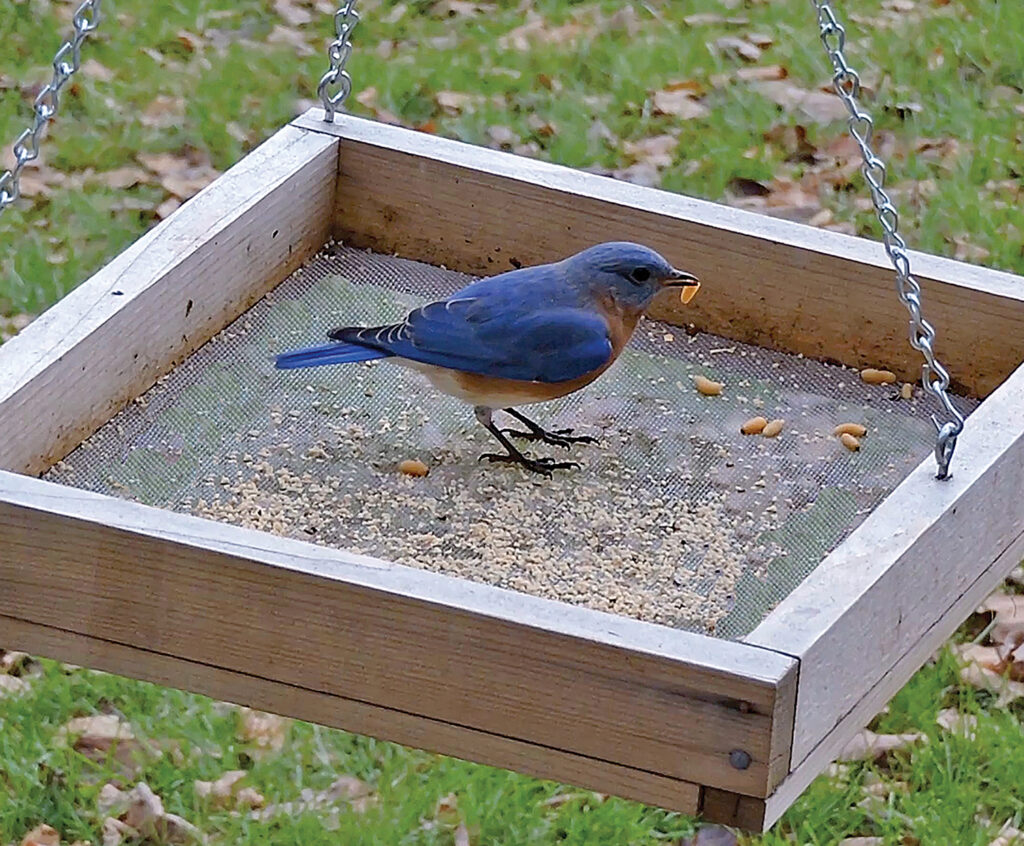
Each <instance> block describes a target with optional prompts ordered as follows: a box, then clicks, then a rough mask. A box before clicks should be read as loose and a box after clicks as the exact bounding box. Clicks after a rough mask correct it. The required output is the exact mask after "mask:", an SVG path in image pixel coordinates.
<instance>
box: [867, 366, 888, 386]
mask: <svg viewBox="0 0 1024 846" xmlns="http://www.w3.org/2000/svg"><path fill="white" fill-rule="evenodd" d="M860 378H861V380H862V381H864V382H867V383H868V384H869V385H891V384H892V383H893V382H895V381H896V374H895V373H893V372H892V371H891V370H876V369H875V368H874V367H868V368H866V369H865V370H861V372H860Z"/></svg>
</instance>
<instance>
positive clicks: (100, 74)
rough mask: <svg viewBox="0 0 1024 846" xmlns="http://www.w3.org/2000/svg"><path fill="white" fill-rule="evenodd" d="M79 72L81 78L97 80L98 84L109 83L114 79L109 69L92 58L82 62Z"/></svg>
mask: <svg viewBox="0 0 1024 846" xmlns="http://www.w3.org/2000/svg"><path fill="white" fill-rule="evenodd" d="M80 70H81V73H82V75H83V76H88V77H91V78H92V79H98V80H99V81H100V82H110V81H111V80H112V79H113V78H114V72H113V71H112V70H111V69H110V68H108V67H107V66H106V65H104V64H102V63H101V62H98V61H96V59H93V58H89V59H86V60H85V61H84V62H82V67H81V68H80Z"/></svg>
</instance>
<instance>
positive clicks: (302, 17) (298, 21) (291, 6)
mask: <svg viewBox="0 0 1024 846" xmlns="http://www.w3.org/2000/svg"><path fill="white" fill-rule="evenodd" d="M274 11H275V12H277V14H278V15H280V16H281V19H282V20H283V21H284V22H285V23H286V24H288V26H305V25H306V24H308V23H310V22H311V21H312V20H313V15H312V14H311V13H310V11H309V9H306V8H304V7H303V6H302V4H301V3H296V2H295V0H274Z"/></svg>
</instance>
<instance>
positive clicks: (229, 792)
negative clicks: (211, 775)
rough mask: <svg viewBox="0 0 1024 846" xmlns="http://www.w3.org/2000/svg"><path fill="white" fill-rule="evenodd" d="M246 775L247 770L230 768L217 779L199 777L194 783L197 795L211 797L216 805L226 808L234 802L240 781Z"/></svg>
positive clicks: (203, 797) (201, 797)
mask: <svg viewBox="0 0 1024 846" xmlns="http://www.w3.org/2000/svg"><path fill="white" fill-rule="evenodd" d="M245 776H246V772H245V770H228V771H227V772H226V773H224V774H223V775H222V776H221V777H220V778H218V779H216V780H215V781H202V780H198V779H197V780H196V781H195V783H194V787H195V791H196V796H198V797H199V798H200V799H209V800H210V802H211V803H212V804H213V805H214V806H215V807H218V808H226V807H228V806H229V805H231V804H232V799H233V798H234V794H235V792H236V789H237V788H238V782H239V781H241V780H242V779H243V778H245Z"/></svg>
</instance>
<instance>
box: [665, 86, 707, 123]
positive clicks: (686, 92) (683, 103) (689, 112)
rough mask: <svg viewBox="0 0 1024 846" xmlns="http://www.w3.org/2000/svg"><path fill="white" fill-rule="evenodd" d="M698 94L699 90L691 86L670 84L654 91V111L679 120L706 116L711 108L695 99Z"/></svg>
mask: <svg viewBox="0 0 1024 846" xmlns="http://www.w3.org/2000/svg"><path fill="white" fill-rule="evenodd" d="M699 96H700V92H699V90H697V89H695V88H693V87H689V86H687V85H684V84H680V83H676V84H674V85H670V86H669V87H668V88H664V89H662V90H661V91H655V92H654V98H653V101H654V113H655V114H659V115H672V116H673V117H677V118H680V119H681V120H697V119H699V118H704V117H707V116H708V115H709V114H711V110H710V109H709V108H708V107H707V106H705V105H704V104H703V103H701V102H700V101H699V100H698V99H697V97H699Z"/></svg>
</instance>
